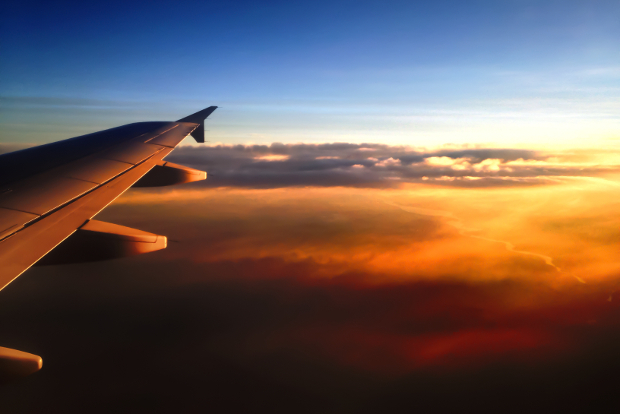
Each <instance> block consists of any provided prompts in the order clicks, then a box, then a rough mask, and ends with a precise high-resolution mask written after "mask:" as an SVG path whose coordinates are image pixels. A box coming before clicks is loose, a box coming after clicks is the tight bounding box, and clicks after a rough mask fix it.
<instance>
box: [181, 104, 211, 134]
mask: <svg viewBox="0 0 620 414" xmlns="http://www.w3.org/2000/svg"><path fill="white" fill-rule="evenodd" d="M216 109H217V106H210V107H208V108H206V109H203V110H202V111H198V112H196V113H195V114H191V115H189V116H186V117H185V118H181V119H179V120H178V121H177V122H191V123H193V124H198V127H197V128H196V129H195V130H193V131H192V134H191V135H192V137H194V139H195V140H196V142H205V119H207V117H208V116H209V115H211V114H212V113H213V111H215V110H216Z"/></svg>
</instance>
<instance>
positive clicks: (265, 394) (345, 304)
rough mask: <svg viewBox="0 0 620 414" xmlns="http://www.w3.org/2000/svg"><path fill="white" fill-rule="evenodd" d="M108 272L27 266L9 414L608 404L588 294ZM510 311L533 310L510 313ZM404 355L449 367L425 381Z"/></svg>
mask: <svg viewBox="0 0 620 414" xmlns="http://www.w3.org/2000/svg"><path fill="white" fill-rule="evenodd" d="M177 248H179V247H177ZM154 259H155V260H154ZM119 265H120V262H119V261H115V262H107V263H101V264H100V265H98V266H97V265H96V266H93V265H74V266H63V267H50V268H37V269H34V270H33V271H31V272H29V274H28V275H27V277H22V278H20V279H18V280H17V281H16V282H14V283H13V284H12V285H10V287H9V288H8V289H7V290H6V291H4V292H3V306H2V308H1V309H0V318H1V319H2V321H3V324H2V325H3V328H2V331H1V332H0V341H1V343H2V345H4V346H12V347H16V348H21V349H27V350H30V351H32V352H36V353H39V354H42V355H43V356H44V360H45V364H44V369H43V370H42V371H41V372H39V373H37V374H35V375H33V376H31V377H29V378H27V379H25V380H23V381H20V382H17V383H13V384H9V385H5V386H4V387H3V388H2V389H1V390H0V396H1V397H2V407H3V409H4V410H6V411H7V412H12V413H26V412H63V413H68V412H91V413H96V412H110V411H114V412H170V411H174V412H203V411H205V410H206V411H211V412H325V411H337V412H377V411H381V410H382V409H387V410H388V411H390V412H398V411H400V410H404V411H410V410H411V409H414V408H415V409H423V411H424V412H446V411H447V412H454V411H455V410H457V409H458V410H466V411H469V410H481V409H485V408H488V409H494V410H500V411H502V412H511V411H513V410H514V411H515V412H519V410H523V409H525V408H527V409H528V412H548V410H549V407H550V406H552V407H553V408H554V409H558V410H559V409H560V408H571V407H574V406H575V404H576V406H578V407H580V406H586V405H594V406H597V404H602V403H609V402H614V401H616V397H615V393H616V390H617V386H618V382H617V380H615V379H614V378H616V377H617V376H616V375H615V372H616V370H617V369H618V368H620V358H618V355H617V352H616V349H617V346H618V345H619V344H620V337H618V335H617V333H616V332H617V331H618V328H620V312H619V310H620V308H619V307H618V305H617V304H616V303H615V302H608V301H607V300H606V295H604V294H603V293H602V291H600V290H598V289H588V288H587V287H583V286H576V287H575V290H576V291H575V292H571V291H563V292H558V291H557V290H555V289H551V288H549V287H545V286H544V285H538V286H532V285H522V284H519V283H515V282H505V281H504V282H491V283H483V284H469V283H463V282H445V281H444V282H410V283H400V284H393V285H383V286H373V285H365V284H363V283H361V284H360V283H359V281H360V280H363V279H364V275H360V274H349V273H343V274H341V275H340V276H338V277H335V278H332V279H327V280H317V279H315V278H313V277H312V276H313V275H314V274H315V273H316V272H317V270H319V269H320V268H321V266H322V265H320V264H318V263H316V262H313V261H312V260H304V261H297V262H292V261H285V260H282V259H281V258H269V257H267V258H263V259H256V260H249V259H244V260H239V261H218V262H210V263H192V262H191V261H187V260H183V261H164V260H157V258H156V257H155V258H154V257H153V256H151V257H148V256H145V257H138V258H133V259H126V260H123V263H122V266H119ZM180 275H181V276H182V277H181V278H179V276H180ZM607 288H610V287H609V286H608V287H607ZM514 295H525V296H526V297H527V296H531V295H535V296H536V297H537V298H544V300H542V303H539V306H536V307H522V308H519V307H517V308H511V307H506V306H505V305H504V303H505V301H506V298H507V297H514ZM616 299H618V298H616ZM593 320H596V321H597V322H596V323H593V322H592V321H593ZM541 331H545V332H547V334H548V335H547V336H540V335H538V334H537V332H541ZM451 335H452V336H454V337H456V342H450V341H443V340H442V338H444V337H447V336H448V337H449V336H451ZM409 338H419V339H420V341H419V343H418V342H411V341H410V340H409ZM585 339H587V346H583V343H584V340H585ZM528 341H530V342H531V341H533V344H532V345H533V346H534V348H533V349H532V348H530V349H527V346H525V347H524V344H525V345H527V344H528ZM515 342H516V347H517V349H512V347H514V346H515V345H514V343H515ZM511 343H512V347H511V346H510V345H511ZM566 343H568V344H570V347H568V351H569V352H567V347H566V346H565V344H566ZM472 344H473V345H472ZM429 346H430V347H431V348H430V350H429V348H428V347H429ZM433 346H436V347H438V351H435V350H434V348H432V347H433ZM416 347H417V348H416ZM520 348H525V349H520ZM511 349H512V350H511ZM416 350H421V351H423V352H426V353H427V354H428V353H429V352H431V355H432V352H438V355H439V358H440V359H439V360H438V361H439V362H442V361H444V362H449V364H448V366H447V367H446V366H442V364H441V363H440V364H439V365H437V364H433V365H431V366H424V365H422V366H419V364H418V363H417V362H416V360H415V359H414V360H413V362H412V360H411V359H408V355H409V353H415V352H416ZM472 362H474V363H472ZM567 373H570V375H566V374H567ZM593 378H597V380H596V381H593ZM506 404H508V405H509V407H508V408H506Z"/></svg>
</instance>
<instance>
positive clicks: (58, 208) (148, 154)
mask: <svg viewBox="0 0 620 414" xmlns="http://www.w3.org/2000/svg"><path fill="white" fill-rule="evenodd" d="M216 108H217V107H215V106H212V107H209V108H206V109H204V110H202V111H199V112H197V113H195V114H193V115H190V116H188V117H185V118H183V119H181V120H179V121H176V122H141V123H135V124H129V125H124V126H121V127H117V128H113V129H108V130H105V131H101V132H97V133H94V134H89V135H85V136H81V137H76V138H71V139H68V140H64V141H59V142H55V143H51V144H46V145H42V146H39V147H34V148H29V149H25V150H21V151H17V152H13V153H9V154H3V155H0V289H3V288H4V287H5V286H6V285H8V284H9V283H10V282H11V281H13V280H14V279H15V278H17V277H18V276H19V275H21V274H22V273H23V272H24V271H26V270H27V269H28V268H30V267H31V266H32V265H33V264H35V263H37V262H38V261H39V260H41V259H42V258H44V256H46V255H48V253H50V252H52V251H53V250H54V249H55V248H56V247H57V246H59V245H61V243H62V242H63V241H64V240H67V239H68V242H67V243H66V244H67V245H68V246H72V248H69V249H67V248H64V249H63V248H59V249H58V251H59V252H61V253H62V254H61V255H57V254H56V255H55V254H51V255H49V256H48V257H49V258H50V259H51V261H50V260H47V258H46V260H47V262H50V263H68V262H72V261H87V260H97V259H98V258H110V257H120V256H123V255H128V254H136V253H141V252H144V251H151V250H157V249H159V248H163V247H165V243H166V239H165V237H164V236H157V235H152V234H150V233H146V232H141V231H139V230H133V229H129V228H126V227H122V226H118V225H114V224H111V223H102V222H97V221H95V220H92V219H93V217H94V216H95V215H96V214H97V213H99V212H100V211H101V210H102V209H103V208H105V207H106V206H107V205H108V204H110V203H111V202H112V201H114V200H115V199H116V198H117V197H118V196H120V195H121V194H123V193H124V192H125V191H126V190H127V189H129V188H130V187H132V186H133V185H136V186H159V185H170V184H175V183H180V182H188V181H195V180H199V179H204V178H206V174H205V173H204V172H201V171H197V170H192V169H190V168H185V167H182V166H178V165H175V164H171V163H166V162H165V161H163V159H164V158H165V157H166V156H167V155H168V154H170V152H172V150H173V149H174V148H175V147H176V145H178V144H179V143H180V142H181V141H182V140H183V139H184V138H185V137H187V136H188V135H189V134H192V135H194V136H195V138H196V140H197V141H199V142H204V132H203V131H204V126H203V123H204V120H205V118H206V117H208V116H209V115H210V114H211V113H212V112H213V111H214V110H215V109H216ZM200 134H202V136H201V135H200ZM141 179H142V180H141ZM72 235H74V236H72ZM78 235H79V237H78ZM102 235H103V236H102ZM70 236H72V237H70ZM76 238H77V239H79V240H78V241H79V243H75V242H74V243H70V242H69V241H70V240H72V239H76ZM84 238H86V239H87V242H88V241H89V240H90V241H91V244H90V246H92V248H91V251H86V250H88V249H85V248H83V246H84V245H85V244H84V243H83V241H84ZM115 240H116V241H115ZM139 243H142V246H143V247H140V246H138V244H139ZM147 243H151V244H152V245H151V246H150V247H148V246H147ZM63 245H64V243H63ZM63 245H61V247H64V246H63ZM79 246H82V251H79ZM86 246H89V245H88V243H86ZM97 246H99V247H101V249H97ZM119 246H120V247H119ZM136 246H138V247H136ZM144 246H146V247H144ZM73 247H75V250H74V249H73ZM96 250H101V251H103V253H101V251H99V252H98V251H96ZM73 252H75V257H74V258H73V259H74V260H72V258H71V255H72V253H73ZM43 262H45V260H44V261H43Z"/></svg>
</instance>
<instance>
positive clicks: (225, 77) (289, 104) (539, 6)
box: [0, 0, 620, 147]
mask: <svg viewBox="0 0 620 414" xmlns="http://www.w3.org/2000/svg"><path fill="white" fill-rule="evenodd" d="M0 7H1V9H0V16H1V17H0V39H1V40H0V54H1V55H2V59H0V73H1V74H2V76H1V77H0V134H1V135H0V142H11V143H15V142H29V143H41V142H48V141H54V140H57V139H62V138H68V137H71V136H75V135H80V134H83V133H88V132H92V131H95V130H99V129H103V128H108V127H113V126H117V125H120V124H124V123H128V122H134V121H141V120H152V119H170V120H174V119H177V118H180V117H182V116H184V115H186V114H188V113H191V112H194V111H195V110H198V109H201V108H203V107H205V106H208V105H212V104H215V105H219V106H221V109H220V110H219V111H218V112H217V113H216V114H214V115H213V119H212V120H211V121H210V125H209V129H210V132H209V134H210V136H211V139H212V140H214V141H219V142H225V143H246V142H257V143H267V142H273V141H280V142H332V141H346V142H383V143H389V144H406V145H423V146H441V145H444V144H448V143H455V144H469V145H477V144H478V145H492V146H493V145H494V146H497V145H500V146H510V147H519V146H532V145H544V146H549V145H563V146H569V147H575V146H589V145H590V146H591V145H593V143H596V145H605V146H607V145H608V146H612V147H613V146H615V145H616V139H617V138H620V3H619V2H617V1H566V0H565V1H528V0H507V1H433V2H413V1H338V0H336V1H315V2H290V1H289V2H284V1H274V2H242V1H232V2H226V1H223V2H222V1H219V2H187V1H178V2H174V3H173V2H144V3H142V4H140V3H137V2H115V1H110V2H102V3H97V4H87V3H86V2H80V3H76V4H73V2H37V1H23V2H19V4H17V2H15V3H14V4H8V5H3V6H0Z"/></svg>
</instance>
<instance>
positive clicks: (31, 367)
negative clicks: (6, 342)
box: [0, 346, 43, 383]
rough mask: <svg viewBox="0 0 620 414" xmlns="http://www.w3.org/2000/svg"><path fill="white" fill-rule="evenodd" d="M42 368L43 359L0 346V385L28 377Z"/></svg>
mask: <svg viewBox="0 0 620 414" xmlns="http://www.w3.org/2000/svg"><path fill="white" fill-rule="evenodd" d="M42 366H43V359H42V358H41V357H40V356H38V355H34V354H29V353H27V352H23V351H18V350H17V349H11V348H3V347H1V346H0V383H2V382H7V381H12V380H15V379H18V378H22V377H25V376H27V375H30V374H32V373H34V372H37V371H38V370H40V369H41V367H42Z"/></svg>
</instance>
